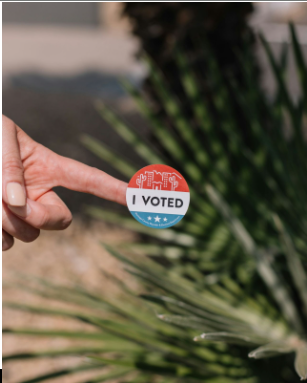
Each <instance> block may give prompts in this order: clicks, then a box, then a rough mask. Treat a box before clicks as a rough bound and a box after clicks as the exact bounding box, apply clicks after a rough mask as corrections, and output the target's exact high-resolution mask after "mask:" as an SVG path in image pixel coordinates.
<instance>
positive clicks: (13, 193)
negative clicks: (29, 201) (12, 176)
mask: <svg viewBox="0 0 307 383" xmlns="http://www.w3.org/2000/svg"><path fill="white" fill-rule="evenodd" d="M6 193H7V199H8V202H9V205H11V206H25V204H26V196H25V192H24V190H23V188H22V186H21V185H20V184H19V183H17V182H10V183H8V184H7V187H6Z"/></svg>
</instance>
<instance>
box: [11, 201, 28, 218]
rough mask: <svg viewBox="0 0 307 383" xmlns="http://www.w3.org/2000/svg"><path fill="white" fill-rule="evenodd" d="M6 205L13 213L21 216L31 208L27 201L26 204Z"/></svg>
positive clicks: (24, 215)
mask: <svg viewBox="0 0 307 383" xmlns="http://www.w3.org/2000/svg"><path fill="white" fill-rule="evenodd" d="M7 206H8V208H9V209H10V210H11V211H12V212H13V213H14V214H16V215H19V216H20V217H22V218H25V217H27V216H28V215H29V214H30V212H31V208H30V206H29V204H28V203H27V204H26V206H10V205H7Z"/></svg>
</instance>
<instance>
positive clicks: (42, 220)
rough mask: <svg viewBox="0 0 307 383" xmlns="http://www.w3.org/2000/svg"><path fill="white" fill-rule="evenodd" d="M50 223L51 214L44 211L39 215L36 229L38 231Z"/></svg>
mask: <svg viewBox="0 0 307 383" xmlns="http://www.w3.org/2000/svg"><path fill="white" fill-rule="evenodd" d="M48 221H49V214H48V213H47V212H46V211H44V210H43V211H42V212H41V213H40V214H39V218H38V223H37V225H36V227H37V228H38V229H42V228H44V227H45V226H46V225H47V223H48Z"/></svg>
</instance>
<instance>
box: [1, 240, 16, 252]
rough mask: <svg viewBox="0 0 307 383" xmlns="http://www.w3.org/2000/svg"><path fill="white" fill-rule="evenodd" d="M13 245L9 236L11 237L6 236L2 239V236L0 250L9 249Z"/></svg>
mask: <svg viewBox="0 0 307 383" xmlns="http://www.w3.org/2000/svg"><path fill="white" fill-rule="evenodd" d="M13 245H14V239H13V238H11V239H8V238H6V239H4V238H3V237H2V251H7V250H9V249H10V248H12V247H13Z"/></svg>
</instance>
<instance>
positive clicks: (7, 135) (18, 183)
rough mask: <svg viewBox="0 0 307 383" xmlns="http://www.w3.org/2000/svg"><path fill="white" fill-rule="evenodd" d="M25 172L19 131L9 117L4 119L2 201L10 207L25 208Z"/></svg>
mask: <svg viewBox="0 0 307 383" xmlns="http://www.w3.org/2000/svg"><path fill="white" fill-rule="evenodd" d="M23 173H24V170H23V165H22V161H21V157H20V150H19V143H18V138H17V129H16V126H15V124H14V122H13V121H11V120H10V119H8V118H7V117H3V119H2V199H3V201H4V202H5V203H6V204H7V205H9V206H19V207H20V206H25V205H26V191H25V186H24V176H23Z"/></svg>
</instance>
